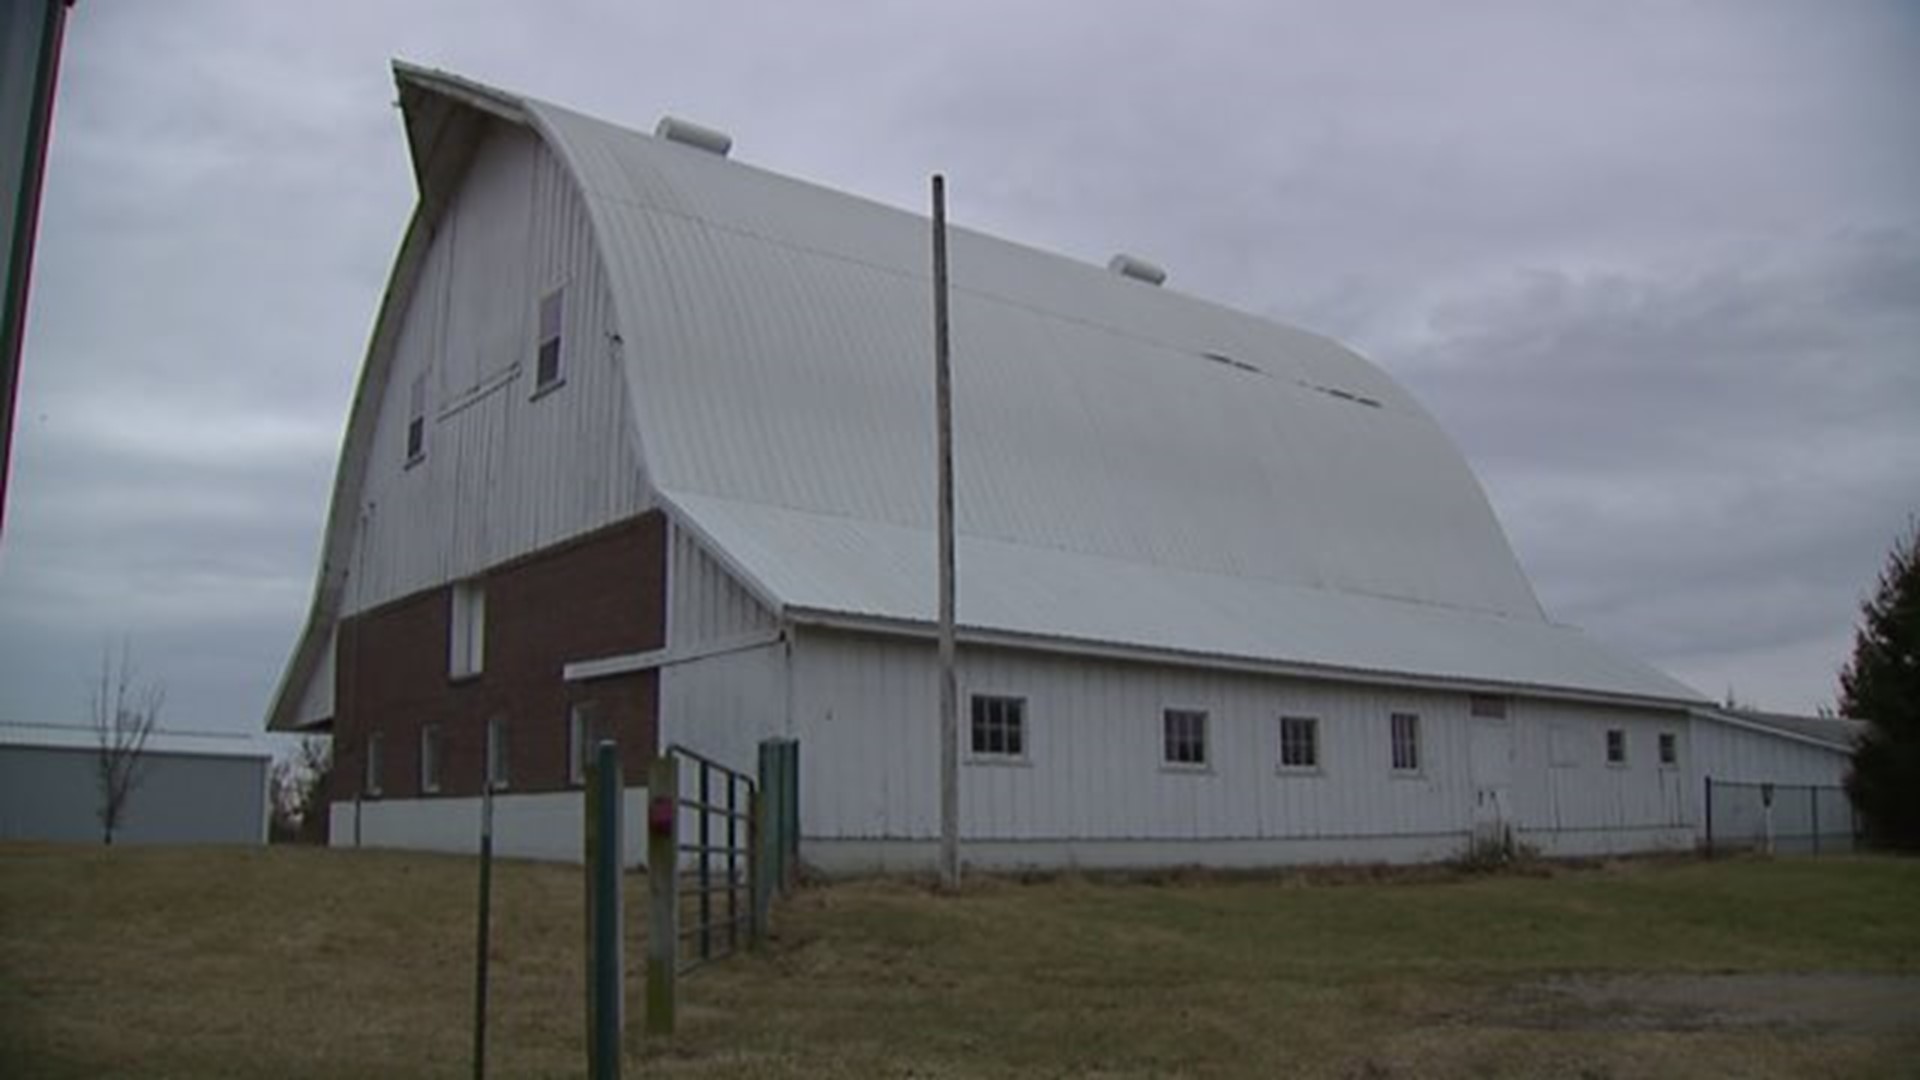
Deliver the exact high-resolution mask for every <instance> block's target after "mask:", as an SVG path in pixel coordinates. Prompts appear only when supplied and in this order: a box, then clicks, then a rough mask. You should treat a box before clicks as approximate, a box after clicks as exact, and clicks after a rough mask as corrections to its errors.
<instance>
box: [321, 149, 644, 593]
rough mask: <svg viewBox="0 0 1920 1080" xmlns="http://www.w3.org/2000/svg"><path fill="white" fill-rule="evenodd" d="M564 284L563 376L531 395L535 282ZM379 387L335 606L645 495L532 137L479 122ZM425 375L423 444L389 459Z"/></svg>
mask: <svg viewBox="0 0 1920 1080" xmlns="http://www.w3.org/2000/svg"><path fill="white" fill-rule="evenodd" d="M559 287H564V288H565V302H564V308H563V316H564V321H563V328H562V343H563V345H562V350H563V359H562V368H563V377H564V379H565V382H564V384H563V385H562V386H560V387H559V388H557V389H555V390H552V391H551V392H548V393H545V394H541V395H539V396H537V397H536V396H535V395H534V392H533V390H534V387H533V383H534V371H533V352H534V347H535V341H534V338H535V336H536V322H537V315H538V310H539V304H540V300H541V298H542V297H544V296H545V295H546V294H547V293H549V292H551V291H553V290H554V289H555V288H559ZM397 317H398V318H399V319H400V320H401V323H400V327H399V331H398V335H397V338H396V345H395V355H394V359H393V373H392V376H391V378H390V379H389V380H388V381H387V383H386V393H385V397H384V399H383V400H382V401H381V402H380V403H379V405H378V410H379V412H378V415H379V420H378V423H377V425H376V427H375V430H374V434H373V439H372V448H371V456H370V459H369V462H368V466H367V468H368V472H367V476H366V483H365V487H364V489H363V495H362V498H363V501H362V505H361V507H360V518H359V520H360V528H359V530H358V532H357V535H356V537H355V543H354V552H353V555H352V558H351V562H350V563H349V567H350V570H349V579H348V594H347V598H346V602H345V603H344V605H343V610H344V613H347V614H351V613H354V612H356V611H362V610H365V609H367V608H369V607H372V606H375V605H377V604H380V603H382V602H385V601H387V600H391V599H394V598H396V597H399V596H404V595H406V594H408V593H411V592H414V591H417V590H419V589H421V588H425V587H428V586H432V585H436V584H440V583H443V582H446V581H451V580H456V579H458V578H461V577H465V576H469V575H471V574H474V573H476V572H478V571H480V570H482V569H484V568H486V567H488V566H491V565H494V564H497V563H499V562H502V561H505V560H507V559H510V558H512V557H514V556H516V555H520V554H524V553H526V552H529V551H533V550H537V549H539V548H542V547H546V546H548V545H551V544H554V543H557V542H559V541H561V540H564V539H566V538H568V537H570V536H575V535H578V534H581V533H584V532H587V531H590V530H592V529H595V528H598V527H600V526H603V525H607V524H610V523H612V522H615V521H618V520H621V519H622V518H625V517H628V516H631V515H632V514H634V513H637V512H639V511H640V510H642V509H644V508H645V507H646V505H647V495H646V490H645V484H644V480H643V477H642V473H641V469H640V463H639V460H638V457H637V454H636V453H635V451H634V442H633V438H634V436H633V431H632V425H631V421H630V419H629V413H628V405H627V402H628V395H627V388H626V385H625V383H626V373H625V368H624V357H623V355H622V350H623V349H624V344H623V343H622V342H621V341H620V340H619V337H618V333H617V331H616V329H615V321H614V317H613V313H612V308H611V302H610V300H609V294H608V291H607V285H606V280H605V276H604V274H603V273H602V271H601V267H600V260H599V257H598V255H597V253H596V250H595V247H594V241H593V234H592V228H591V225H590V223H589V221H588V218H587V215H586V212H585V210H584V208H583V207H582V206H581V203H580V200H579V197H578V194H577V192H576V191H575V190H574V187H573V184H572V181H571V180H570V179H569V178H568V176H567V174H566V172H565V170H564V169H563V168H562V167H561V165H560V163H559V162H558V161H556V160H555V159H554V157H553V155H552V154H551V153H549V152H548V151H547V150H546V148H545V147H544V145H543V144H542V143H541V142H540V140H539V139H538V138H537V137H535V136H534V135H532V134H531V133H529V132H526V131H525V130H523V129H519V128H508V127H504V126H500V127H496V128H495V129H494V130H493V132H492V134H490V135H489V136H488V137H487V138H485V139H484V140H483V141H482V142H481V144H480V146H479V148H478V150H477V151H476V153H475V157H474V160H473V164H472V166H471V169H470V172H469V174H468V176H467V179H466V182H465V183H464V184H463V185H461V187H460V189H459V194H458V195H457V197H456V198H455V201H454V202H453V204H452V205H451V206H450V207H449V208H448V209H447V211H446V213H445V215H444V216H443V217H442V218H441V220H440V223H439V226H438V228H437V230H436V231H435V234H434V236H433V238H432V241H431V244H430V247H429V250H428V252H427V255H426V258H425V260H424V265H423V268H422V270H421V278H420V281H419V283H418V285H417V287H416V288H415V289H414V291H413V294H412V302H411V304H410V305H409V306H408V308H407V310H405V311H404V312H401V313H400V314H399V315H398V316H397ZM423 374H424V375H425V376H426V377H427V385H428V387H429V390H428V394H427V398H428V401H427V410H426V420H427V422H426V439H425V459H424V460H423V461H421V462H420V463H419V464H418V465H415V466H413V467H411V468H409V467H406V465H405V456H406V455H405V447H406V427H407V420H408V415H407V414H408V404H409V403H408V394H409V392H410V389H411V387H412V385H413V382H414V380H415V378H416V377H418V376H420V375H423Z"/></svg>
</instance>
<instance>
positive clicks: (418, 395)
mask: <svg viewBox="0 0 1920 1080" xmlns="http://www.w3.org/2000/svg"><path fill="white" fill-rule="evenodd" d="M426 456H427V376H426V375H425V374H424V373H422V374H419V375H415V376H414V377H413V389H412V391H411V392H410V393H409V394H408V395H407V466H408V467H409V468H411V467H412V466H414V465H418V464H419V463H420V461H421V459H422V458H425V457H426Z"/></svg>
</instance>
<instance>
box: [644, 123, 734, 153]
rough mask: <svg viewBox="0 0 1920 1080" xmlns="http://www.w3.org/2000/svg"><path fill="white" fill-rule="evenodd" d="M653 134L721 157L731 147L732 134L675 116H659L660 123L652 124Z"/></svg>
mask: <svg viewBox="0 0 1920 1080" xmlns="http://www.w3.org/2000/svg"><path fill="white" fill-rule="evenodd" d="M653 134H654V137H655V138H660V139H666V140H667V141H669V142H677V143H685V144H686V145H688V146H691V147H693V148H694V149H696V150H705V151H706V152H707V153H709V154H718V155H720V156H721V157H726V156H727V151H729V150H732V149H733V136H731V135H729V134H727V133H726V132H724V131H718V130H715V129H713V128H710V127H703V126H702V125H700V124H696V123H694V122H693V121H691V120H682V119H680V118H679V117H677V116H663V117H661V118H660V123H659V124H657V125H655V126H654V129H653Z"/></svg>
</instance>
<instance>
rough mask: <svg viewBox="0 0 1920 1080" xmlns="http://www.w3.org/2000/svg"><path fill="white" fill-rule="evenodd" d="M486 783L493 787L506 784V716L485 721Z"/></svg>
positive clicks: (500, 786)
mask: <svg viewBox="0 0 1920 1080" xmlns="http://www.w3.org/2000/svg"><path fill="white" fill-rule="evenodd" d="M487 783H489V784H491V785H493V786H494V787H495V788H504V787H506V786H507V718H506V717H504V716H496V717H493V718H492V719H490V720H488V721H487Z"/></svg>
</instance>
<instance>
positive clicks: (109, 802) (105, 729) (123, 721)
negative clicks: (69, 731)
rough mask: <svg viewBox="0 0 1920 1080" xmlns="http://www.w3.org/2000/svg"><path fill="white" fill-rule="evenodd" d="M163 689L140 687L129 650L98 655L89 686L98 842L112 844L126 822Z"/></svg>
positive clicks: (125, 647)
mask: <svg viewBox="0 0 1920 1080" xmlns="http://www.w3.org/2000/svg"><path fill="white" fill-rule="evenodd" d="M165 701H166V688H165V687H163V686H161V685H160V684H159V683H154V682H149V683H141V682H139V681H138V671H137V669H136V668H135V667H134V664H133V650H132V648H131V646H129V645H126V644H122V645H121V646H120V655H119V657H118V658H117V660H116V658H115V657H114V655H113V653H112V652H111V651H110V650H102V651H101V653H100V677H99V679H98V681H96V682H95V683H94V684H93V687H92V695H91V707H92V708H91V712H92V718H93V731H94V735H95V737H96V740H97V742H98V744H99V752H98V754H97V755H96V757H95V772H96V776H97V779H98V781H99V787H100V829H101V837H100V842H101V843H103V844H112V843H113V834H114V831H115V830H116V829H118V828H119V827H120V826H121V825H122V824H123V823H124V821H125V818H126V812H127V801H128V799H129V798H130V797H131V796H132V795H133V792H134V789H135V788H137V787H139V786H140V780H141V778H142V769H141V765H142V763H143V762H142V758H143V757H144V756H145V754H146V749H147V736H149V735H151V734H152V733H153V729H154V726H155V725H156V724H158V723H159V721H160V707H161V705H162V704H164V703H165Z"/></svg>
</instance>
